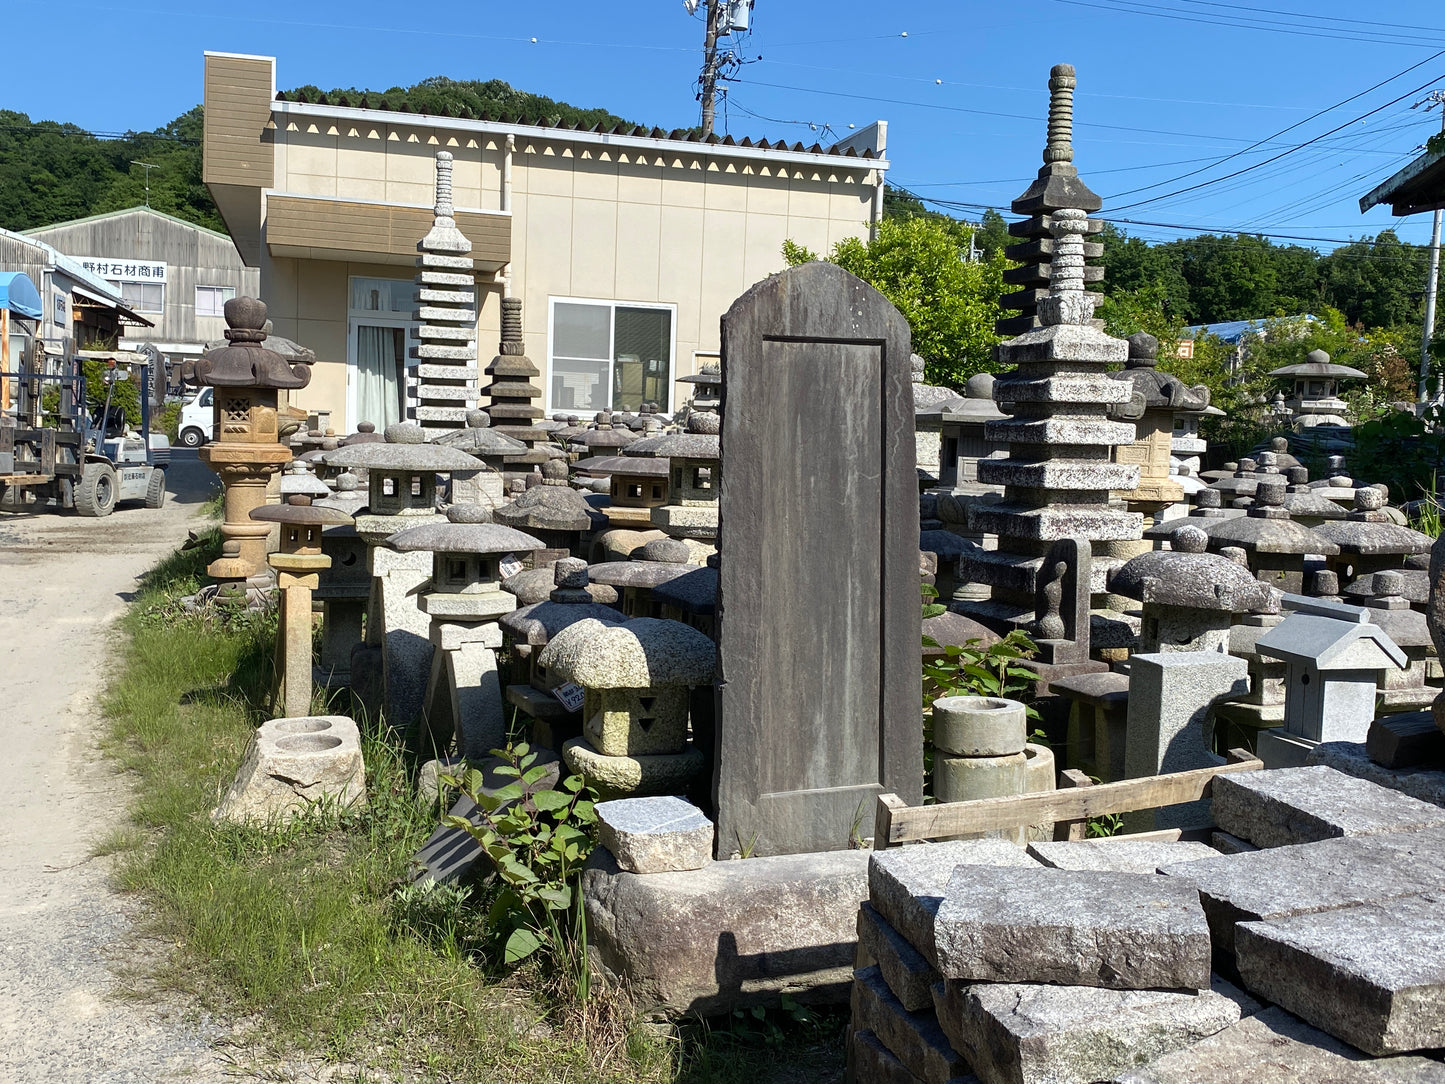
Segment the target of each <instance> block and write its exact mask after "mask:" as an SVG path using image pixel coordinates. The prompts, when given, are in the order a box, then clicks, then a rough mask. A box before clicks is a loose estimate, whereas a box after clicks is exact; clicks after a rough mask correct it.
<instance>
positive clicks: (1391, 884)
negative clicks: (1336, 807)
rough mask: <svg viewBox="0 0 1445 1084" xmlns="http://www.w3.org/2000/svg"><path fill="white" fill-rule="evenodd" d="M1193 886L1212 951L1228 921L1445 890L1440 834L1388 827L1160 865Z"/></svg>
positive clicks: (1230, 943)
mask: <svg viewBox="0 0 1445 1084" xmlns="http://www.w3.org/2000/svg"><path fill="white" fill-rule="evenodd" d="M1160 872H1161V873H1163V874H1165V875H1166V876H1169V877H1177V878H1180V879H1182V880H1187V881H1189V882H1190V883H1192V884H1193V885H1194V886H1195V888H1197V889H1198V891H1199V898H1200V902H1201V903H1203V905H1204V913H1205V914H1206V915H1207V916H1208V918H1209V930H1210V935H1211V937H1212V938H1213V940H1214V949H1215V952H1216V954H1217V955H1224V956H1226V957H1228V956H1232V955H1233V953H1234V925H1235V923H1236V922H1251V921H1258V920H1261V919H1270V918H1285V917H1288V916H1290V915H1302V914H1310V913H1312V912H1316V911H1332V910H1335V909H1337V908H1341V907H1352V906H1355V905H1356V904H1362V903H1382V902H1384V901H1386V900H1391V899H1397V898H1399V897H1401V896H1412V895H1420V894H1429V893H1432V892H1440V891H1445V832H1442V831H1441V830H1439V829H1425V830H1423V831H1419V832H1392V833H1389V834H1386V835H1378V836H1351V837H1345V838H1341V839H1326V840H1322V841H1320V842H1318V843H1301V844H1298V845H1295V846H1291V847H1271V848H1268V849H1265V850H1258V851H1249V852H1247V853H1244V854H1231V855H1220V856H1219V857H1218V858H1205V859H1201V860H1200V861H1197V862H1182V863H1180V864H1178V865H1169V866H1164V867H1161V869H1160Z"/></svg>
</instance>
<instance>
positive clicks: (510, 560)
mask: <svg viewBox="0 0 1445 1084" xmlns="http://www.w3.org/2000/svg"><path fill="white" fill-rule="evenodd" d="M498 567H499V568H500V569H501V572H502V579H504V580H508V579H511V578H512V577H513V576H515V575H516V574H517V573H518V572H521V571H522V559H521V558H520V557H518V556H517V555H516V554H515V553H509V554H507V556H505V557H503V558H502V560H501V563H500V564H499V565H498Z"/></svg>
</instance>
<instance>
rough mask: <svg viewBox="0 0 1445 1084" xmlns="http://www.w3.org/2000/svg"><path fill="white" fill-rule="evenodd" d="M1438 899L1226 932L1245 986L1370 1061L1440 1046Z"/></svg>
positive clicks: (1442, 944)
mask: <svg viewBox="0 0 1445 1084" xmlns="http://www.w3.org/2000/svg"><path fill="white" fill-rule="evenodd" d="M1442 911H1445V893H1437V894H1434V895H1428V896H1426V895H1422V896H1405V897H1402V898H1400V899H1396V900H1390V901H1388V902H1386V903H1380V904H1364V905H1362V906H1359V907H1347V908H1344V909H1342V910H1338V911H1327V912H1324V913H1322V914H1311V915H1297V916H1294V917H1292V918H1282V919H1273V920H1270V921H1267V922H1241V923H1240V924H1239V925H1238V926H1236V927H1235V935H1234V936H1235V958H1236V961H1237V962H1238V965H1239V973H1240V976H1241V977H1242V978H1243V980H1244V984H1245V986H1246V987H1247V988H1248V989H1249V990H1250V991H1251V992H1252V993H1256V994H1259V995H1260V996H1262V997H1266V998H1268V999H1269V1000H1270V1001H1273V1002H1275V1003H1276V1004H1278V1005H1280V1006H1281V1007H1282V1008H1285V1009H1288V1010H1289V1011H1290V1012H1292V1013H1294V1014H1295V1015H1297V1016H1299V1017H1301V1018H1302V1019H1304V1020H1307V1021H1308V1022H1309V1023H1311V1024H1314V1025H1315V1026H1316V1027H1319V1028H1323V1029H1324V1030H1325V1031H1327V1032H1329V1033H1330V1034H1331V1035H1333V1036H1335V1037H1336V1038H1339V1039H1344V1040H1345V1041H1346V1042H1348V1043H1351V1044H1353V1045H1354V1046H1357V1047H1359V1048H1360V1049H1361V1050H1365V1051H1368V1052H1369V1053H1371V1054H1399V1053H1405V1052H1408V1051H1411V1050H1430V1049H1434V1048H1436V1047H1445V928H1442V927H1441V925H1440V917H1441V914H1442Z"/></svg>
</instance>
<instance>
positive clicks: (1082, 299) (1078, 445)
mask: <svg viewBox="0 0 1445 1084" xmlns="http://www.w3.org/2000/svg"><path fill="white" fill-rule="evenodd" d="M1074 85H1075V78H1074V69H1073V67H1072V66H1070V65H1067V64H1060V65H1057V66H1055V67H1054V69H1053V70H1052V72H1051V73H1050V78H1049V90H1050V92H1051V94H1050V101H1049V138H1048V146H1047V147H1046V148H1045V150H1044V166H1043V168H1042V169H1040V170H1039V176H1038V179H1037V180H1036V181H1035V182H1034V183H1033V184H1032V185H1031V186H1030V187H1029V189H1028V191H1026V192H1025V193H1024V194H1023V195H1022V196H1020V197H1019V198H1018V199H1017V200H1015V201H1014V203H1013V210H1014V211H1015V212H1016V213H1018V214H1024V215H1028V216H1030V217H1029V218H1028V219H1027V220H1026V221H1024V222H1019V223H1015V224H1014V225H1013V226H1011V227H1010V232H1012V233H1014V234H1015V236H1023V237H1025V238H1027V240H1025V241H1024V242H1023V243H1021V244H1017V245H1013V246H1010V248H1009V249H1008V255H1009V256H1010V257H1011V258H1013V259H1015V260H1018V261H1020V262H1021V263H1023V264H1024V265H1025V266H1024V267H1021V268H1019V269H1018V271H1019V272H1020V273H1021V275H1022V277H1020V276H1018V275H1016V276H1015V281H1019V282H1023V283H1025V284H1027V285H1029V286H1030V287H1031V288H1030V289H1026V290H1024V291H1022V292H1020V293H1017V294H1014V295H1011V299H1012V307H1014V308H1018V309H1021V310H1023V313H1024V315H1023V316H1021V317H1015V318H1013V319H1011V320H1005V321H1000V324H999V330H1000V331H1001V332H1003V333H1008V332H1010V331H1014V330H1021V331H1022V332H1023V333H1022V334H1020V335H1018V337H1017V338H1015V339H1013V340H1012V341H1009V342H1005V343H1002V344H1000V345H999V347H998V355H997V356H998V362H999V368H1000V370H1004V369H1008V368H1010V367H1014V366H1016V368H1014V369H1013V371H1011V372H1002V373H1001V375H999V377H998V379H997V380H996V381H995V383H994V392H993V394H994V399H995V401H997V402H998V403H999V404H1000V406H1001V407H1002V408H1003V409H1004V410H1005V411H1007V412H1009V413H1010V414H1012V417H1009V418H1004V419H1001V420H999V421H992V422H989V423H988V427H987V435H988V437H989V439H990V440H995V441H998V442H1001V443H1003V444H1005V445H1006V446H1007V448H1008V457H1007V458H999V459H992V458H991V459H984V460H981V461H980V462H979V465H978V476H979V481H980V482H983V483H985V484H992V485H1001V486H1003V487H1004V500H1003V502H1002V503H1000V504H995V505H983V506H977V505H976V506H974V507H971V508H970V509H969V510H968V526H969V528H970V529H971V530H974V531H981V532H988V533H991V534H996V535H997V536H998V549H997V551H983V550H978V551H974V552H972V553H970V554H968V555H965V556H964V558H963V559H962V560H961V565H960V578H961V579H962V580H963V581H965V582H968V581H974V582H977V583H983V584H987V585H989V586H990V588H991V592H990V598H988V599H987V600H983V601H977V602H959V603H955V605H954V608H955V609H957V610H961V611H962V612H964V613H967V614H969V615H970V616H973V617H977V618H980V619H982V620H984V621H986V622H987V623H989V624H991V625H994V626H995V627H998V628H1001V629H1008V628H1023V629H1025V630H1026V631H1028V632H1029V633H1030V635H1031V636H1033V637H1034V639H1035V640H1036V641H1038V643H1039V648H1040V652H1039V659H1038V662H1039V663H1042V664H1044V665H1043V666H1042V667H1041V670H1042V673H1043V676H1044V679H1045V680H1048V679H1049V678H1050V677H1057V676H1062V675H1063V674H1064V673H1067V672H1077V670H1079V669H1087V668H1089V667H1088V659H1089V600H1090V594H1091V592H1095V591H1102V590H1103V585H1102V584H1101V583H1095V582H1094V580H1095V576H1094V574H1093V573H1094V569H1093V561H1092V545H1093V544H1094V543H1106V542H1114V541H1120V540H1126V539H1134V538H1138V537H1139V535H1140V531H1141V529H1142V526H1143V524H1142V517H1140V516H1139V515H1138V514H1137V513H1133V512H1128V511H1125V510H1124V509H1123V508H1122V507H1121V506H1119V505H1118V504H1117V503H1116V504H1114V505H1111V503H1110V493H1111V492H1112V491H1118V490H1132V489H1134V488H1135V487H1136V486H1137V485H1138V484H1139V468H1138V466H1135V465H1130V464H1122V463H1112V462H1110V457H1111V454H1112V452H1113V449H1114V447H1115V446H1116V445H1120V444H1129V443H1131V442H1132V441H1133V440H1134V426H1133V425H1131V424H1129V423H1121V422H1116V421H1111V420H1109V418H1108V417H1107V414H1108V411H1109V408H1110V407H1111V406H1114V405H1115V404H1118V403H1122V402H1128V401H1129V398H1130V396H1131V394H1132V389H1131V387H1130V385H1129V384H1128V383H1127V382H1124V381H1119V380H1112V379H1110V378H1109V376H1108V372H1107V368H1108V366H1109V365H1117V364H1122V363H1123V362H1124V360H1125V359H1126V358H1127V357H1128V353H1129V347H1128V343H1126V342H1125V341H1124V340H1123V339H1115V338H1111V337H1110V336H1108V335H1106V334H1105V333H1104V332H1103V331H1102V330H1101V329H1100V328H1098V327H1096V326H1095V323H1094V320H1093V314H1094V306H1095V305H1096V304H1097V303H1098V301H1099V300H1100V295H1098V294H1093V293H1089V292H1088V291H1086V290H1085V289H1084V283H1085V281H1086V280H1088V279H1097V277H1098V276H1097V275H1090V274H1089V273H1088V272H1089V271H1090V270H1091V269H1089V268H1087V267H1086V264H1085V255H1086V246H1085V243H1084V236H1085V234H1087V233H1090V232H1093V231H1094V230H1095V229H1097V225H1096V224H1094V223H1091V222H1090V220H1089V218H1088V212H1089V211H1093V210H1097V209H1098V208H1099V206H1100V200H1099V197H1098V196H1096V195H1094V193H1093V192H1091V191H1089V189H1088V187H1087V186H1085V185H1084V183H1083V182H1082V181H1081V180H1080V179H1079V176H1078V171H1077V170H1076V169H1075V168H1074V165H1073V147H1072V144H1071V130H1072V119H1073V88H1074ZM1043 283H1047V291H1045V290H1043V289H1042V288H1040V286H1041V284H1043ZM1005 300H1006V303H1009V300H1010V299H1005ZM1030 325H1032V326H1030ZM1101 571H1102V570H1101Z"/></svg>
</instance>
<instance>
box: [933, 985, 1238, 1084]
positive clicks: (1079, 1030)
mask: <svg viewBox="0 0 1445 1084" xmlns="http://www.w3.org/2000/svg"><path fill="white" fill-rule="evenodd" d="M934 998H935V1003H936V1006H937V1010H938V1022H939V1025H940V1026H941V1027H942V1029H943V1031H944V1034H945V1035H947V1036H948V1039H949V1041H950V1042H951V1043H952V1045H953V1047H954V1049H956V1050H959V1051H960V1052H962V1053H963V1055H964V1057H965V1058H966V1059H967V1060H968V1062H969V1064H970V1065H971V1066H972V1067H973V1071H974V1072H975V1073H977V1074H978V1076H979V1079H980V1080H982V1081H983V1082H984V1084H1089V1082H1090V1081H1095V1080H1110V1079H1112V1078H1113V1077H1114V1076H1115V1075H1116V1074H1117V1073H1120V1072H1124V1071H1127V1070H1129V1069H1133V1068H1135V1067H1138V1066H1141V1065H1144V1064H1146V1063H1148V1062H1150V1061H1153V1060H1154V1059H1155V1058H1158V1057H1161V1056H1162V1055H1164V1054H1167V1053H1169V1052H1171V1051H1174V1050H1178V1049H1180V1048H1181V1047H1185V1046H1188V1045H1189V1044H1190V1043H1194V1042H1198V1041H1199V1040H1200V1039H1204V1038H1207V1037H1208V1036H1210V1035H1214V1034H1215V1033H1217V1032H1220V1031H1223V1030H1224V1029H1225V1028H1227V1027H1229V1026H1230V1025H1231V1024H1234V1023H1237V1022H1238V1021H1239V1019H1240V1007H1239V1005H1237V1004H1236V1003H1235V1002H1234V1001H1232V1000H1231V999H1230V998H1228V997H1226V996H1224V995H1223V994H1218V993H1215V992H1214V991H1212V990H1203V991H1200V992H1198V993H1192V992H1190V993H1171V992H1167V991H1160V990H1100V989H1095V988H1090V987H1083V986H1037V985H1030V984H1021V983H975V984H972V985H970V984H968V983H964V982H958V981H954V980H950V981H948V982H940V983H939V984H938V985H937V986H935V987H934Z"/></svg>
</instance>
